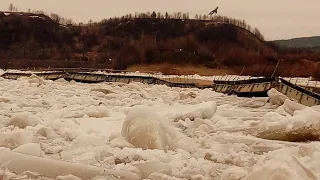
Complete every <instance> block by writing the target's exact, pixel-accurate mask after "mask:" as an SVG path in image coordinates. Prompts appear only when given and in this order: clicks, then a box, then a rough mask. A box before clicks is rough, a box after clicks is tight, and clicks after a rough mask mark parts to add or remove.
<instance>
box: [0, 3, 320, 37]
mask: <svg viewBox="0 0 320 180" xmlns="http://www.w3.org/2000/svg"><path fill="white" fill-rule="evenodd" d="M10 3H12V4H14V5H15V6H17V7H18V9H19V10H21V11H25V10H27V9H29V8H30V9H36V10H38V9H42V10H44V11H46V12H47V13H51V12H54V13H57V14H59V15H61V16H63V17H67V18H72V19H73V20H74V21H75V22H88V20H90V19H93V20H94V21H99V20H101V19H104V18H108V17H112V16H121V15H124V14H127V13H135V12H146V11H160V12H166V11H167V12H177V11H181V12H189V13H190V15H194V14H196V13H202V14H205V13H208V12H210V11H211V10H212V9H214V8H215V7H216V6H219V11H218V14H219V15H223V16H230V17H233V18H237V19H244V20H246V22H247V23H248V24H250V25H251V26H253V27H258V29H260V31H261V32H262V33H263V34H264V36H265V37H266V39H267V40H273V39H287V38H294V37H302V36H316V35H318V36H319V35H320V23H319V18H320V8H319V7H320V0H0V10H7V9H8V6H9V4H10Z"/></svg>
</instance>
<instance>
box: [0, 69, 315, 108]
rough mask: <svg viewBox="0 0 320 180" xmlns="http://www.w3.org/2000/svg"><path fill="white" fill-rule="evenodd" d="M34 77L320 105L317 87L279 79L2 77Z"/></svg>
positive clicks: (67, 73) (68, 73)
mask: <svg viewBox="0 0 320 180" xmlns="http://www.w3.org/2000/svg"><path fill="white" fill-rule="evenodd" d="M32 74H34V75H36V76H38V77H42V78H44V79H47V80H57V79H60V78H64V79H66V80H69V81H70V80H74V81H77V82H83V83H100V82H122V83H131V82H140V83H144V84H159V85H166V86H168V87H178V88H200V89H204V88H211V89H212V90H214V91H216V92H220V93H225V94H229V95H232V94H235V95H237V96H241V97H268V94H267V92H268V91H269V90H270V89H272V88H275V89H277V90H278V91H279V92H281V93H282V94H284V95H286V96H287V97H289V98H290V99H292V100H294V101H296V102H298V103H300V104H303V105H306V106H314V105H320V94H318V93H317V92H315V91H314V90H315V89H316V86H315V87H313V88H310V87H308V86H305V87H303V86H299V85H296V84H293V83H291V82H290V80H289V81H287V80H285V79H284V78H280V77H270V78H268V77H262V78H254V79H248V80H213V81H205V80H202V81H201V80H195V79H188V78H187V79H185V78H183V79H181V78H167V77H161V76H157V75H150V74H149V75H139V74H125V73H115V72H113V71H112V72H108V73H103V72H102V71H101V70H99V73H97V72H88V71H87V70H86V71H81V69H58V70H50V71H45V72H6V73H4V74H3V75H1V77H3V78H6V79H13V80H16V79H18V78H20V77H30V76H31V75H32Z"/></svg>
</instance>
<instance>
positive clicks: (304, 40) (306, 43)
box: [274, 36, 320, 48]
mask: <svg viewBox="0 0 320 180" xmlns="http://www.w3.org/2000/svg"><path fill="white" fill-rule="evenodd" d="M274 42H275V43H277V44H279V45H280V46H282V47H297V48H315V47H317V48H320V36H312V37H300V38H293V39H287V40H277V41H274Z"/></svg>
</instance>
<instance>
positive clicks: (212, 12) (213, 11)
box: [209, 6, 219, 15]
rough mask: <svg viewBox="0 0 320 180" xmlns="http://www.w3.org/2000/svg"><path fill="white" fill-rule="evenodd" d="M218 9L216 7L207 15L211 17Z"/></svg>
mask: <svg viewBox="0 0 320 180" xmlns="http://www.w3.org/2000/svg"><path fill="white" fill-rule="evenodd" d="M218 9H219V6H218V7H216V8H215V9H214V10H212V11H211V12H210V13H209V15H213V14H218Z"/></svg>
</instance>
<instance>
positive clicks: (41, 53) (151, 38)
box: [0, 6, 319, 76]
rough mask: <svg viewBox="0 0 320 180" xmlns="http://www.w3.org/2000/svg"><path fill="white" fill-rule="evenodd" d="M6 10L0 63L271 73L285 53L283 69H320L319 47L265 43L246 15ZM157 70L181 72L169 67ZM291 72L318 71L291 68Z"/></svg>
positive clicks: (0, 20)
mask: <svg viewBox="0 0 320 180" xmlns="http://www.w3.org/2000/svg"><path fill="white" fill-rule="evenodd" d="M9 9H10V12H0V39H1V40H0V66H1V68H27V67H48V66H51V67H79V66H81V67H90V68H114V69H126V68H130V66H132V65H139V64H140V66H139V67H141V65H142V64H143V65H146V64H149V65H150V64H153V65H161V64H170V66H198V67H202V68H203V67H206V68H207V69H224V68H225V67H228V69H229V72H233V73H239V72H240V71H241V69H242V67H243V66H246V67H247V68H246V70H245V71H244V74H250V75H259V74H261V71H262V72H264V74H265V75H267V74H272V70H270V69H273V68H274V67H275V65H276V63H277V61H278V59H283V61H282V62H281V64H282V65H280V66H279V70H278V71H277V72H276V74H278V75H281V74H282V75H284V72H286V71H282V69H283V68H284V69H285V68H287V69H290V67H294V66H297V64H300V63H301V60H302V59H306V60H305V61H303V63H304V64H307V66H308V67H309V66H312V67H314V68H315V69H317V68H318V66H316V65H314V63H315V62H317V61H318V60H319V59H318V58H319V52H315V51H309V50H301V49H280V48H279V47H277V46H276V45H275V44H273V43H271V42H265V41H264V37H263V36H262V33H261V32H260V31H259V30H258V29H257V28H252V27H251V26H250V25H247V24H246V22H245V21H243V20H237V19H232V18H228V17H223V16H213V17H211V16H210V17H209V16H207V15H196V16H195V18H194V19H190V18H189V14H188V13H174V14H168V13H166V14H161V13H156V12H152V13H136V14H128V15H125V16H123V17H120V18H110V19H106V20H102V21H101V22H97V23H94V22H93V21H89V22H88V23H87V24H83V23H80V24H77V25H76V24H74V23H73V22H72V20H70V19H65V18H62V17H60V16H59V15H57V14H50V15H47V14H45V12H43V11H31V10H29V11H28V12H27V13H22V12H15V11H17V8H16V7H14V6H13V7H11V8H10V7H9ZM136 67H138V66H136ZM262 67H265V69H262ZM261 69H262V70H261ZM318 69H319V68H318ZM159 71H163V72H165V71H166V72H165V73H181V71H180V72H178V71H176V70H173V69H172V68H161V69H160V70H159ZM183 71H185V70H183ZM208 71H210V70H208ZM293 71H294V72H293ZM313 71H314V72H315V70H313ZM290 72H291V74H292V73H294V74H295V73H297V74H296V75H306V74H307V75H314V76H315V75H317V73H313V74H312V73H311V72H310V71H308V72H307V73H302V74H301V72H300V71H298V70H294V69H290ZM188 73H189V72H188ZM196 73H199V72H196ZM200 73H201V72H200ZM288 73H289V72H288ZM204 74H210V73H204Z"/></svg>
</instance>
